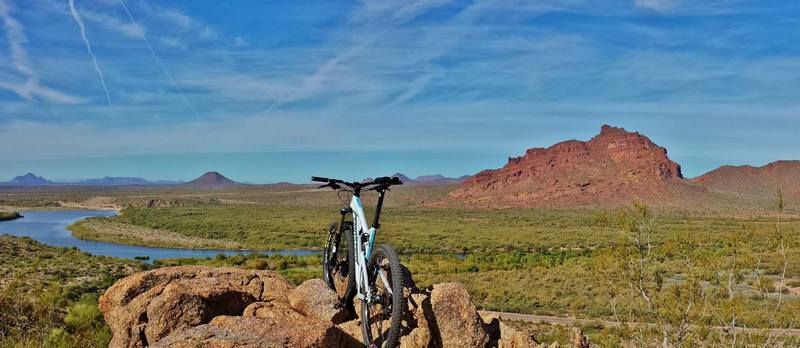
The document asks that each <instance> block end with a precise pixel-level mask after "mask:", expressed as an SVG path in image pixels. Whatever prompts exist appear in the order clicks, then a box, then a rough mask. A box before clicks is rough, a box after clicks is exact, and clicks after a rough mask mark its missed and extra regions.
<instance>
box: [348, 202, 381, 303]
mask: <svg viewBox="0 0 800 348" xmlns="http://www.w3.org/2000/svg"><path fill="white" fill-rule="evenodd" d="M350 209H351V211H352V212H353V234H354V235H353V240H354V241H355V243H354V244H355V248H356V250H355V252H356V257H355V259H356V260H355V261H356V264H355V265H354V266H355V267H354V269H355V271H356V298H358V299H360V300H364V299H366V300H367V301H369V300H370V299H369V298H368V297H369V294H370V291H371V289H369V281H368V279H367V260H369V253H370V251H371V249H372V243H373V242H374V241H375V233H376V232H377V230H376V229H375V227H369V228H368V229H367V226H368V225H367V220H366V218H365V213H364V206H363V204H362V203H361V198H360V197H358V196H355V195H354V196H353V199H352V201H350ZM365 230H366V232H364V231H365ZM363 236H366V237H367V243H366V245H365V243H364V241H363ZM365 247H366V250H365ZM365 296H366V298H365Z"/></svg>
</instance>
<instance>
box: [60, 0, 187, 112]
mask: <svg viewBox="0 0 800 348" xmlns="http://www.w3.org/2000/svg"><path fill="white" fill-rule="evenodd" d="M70 1H72V0H70ZM119 3H120V4H122V8H124V9H125V12H126V13H127V14H128V18H130V19H131V23H133V25H135V26H138V24H136V20H135V19H133V15H132V14H131V11H130V10H129V9H128V5H125V1H124V0H119ZM142 39H143V40H144V43H145V44H146V45H147V48H148V49H149V50H150V54H152V55H153V59H155V60H156V62H157V63H158V65H159V66H161V70H163V71H164V75H167V78H168V79H169V81H170V82H172V86H174V87H175V89H176V90H177V91H178V93H180V95H181V97H182V98H183V101H184V102H186V105H188V106H189V108H190V109H192V113H193V114H194V118H195V119H197V120H200V115H198V114H197V110H196V109H195V108H194V105H192V103H191V102H190V101H189V98H186V94H184V93H183V89H181V87H180V86H178V83H177V82H175V79H174V78H172V74H170V73H169V70H168V69H167V66H166V65H164V63H163V62H161V58H158V55H157V54H156V51H155V50H154V49H153V46H152V45H150V40H147V35H146V34H145V33H144V32H142Z"/></svg>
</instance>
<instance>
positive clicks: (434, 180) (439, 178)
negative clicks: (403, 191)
mask: <svg viewBox="0 0 800 348" xmlns="http://www.w3.org/2000/svg"><path fill="white" fill-rule="evenodd" d="M391 176H396V177H398V178H400V181H402V182H403V184H404V185H445V184H459V183H461V182H463V181H464V180H465V179H466V178H468V177H469V175H465V176H462V177H459V178H449V177H446V176H444V175H440V174H434V175H420V176H418V177H416V178H414V179H411V178H409V177H408V176H406V175H404V174H403V173H394V174H393V175H391Z"/></svg>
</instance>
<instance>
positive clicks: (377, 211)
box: [372, 190, 386, 230]
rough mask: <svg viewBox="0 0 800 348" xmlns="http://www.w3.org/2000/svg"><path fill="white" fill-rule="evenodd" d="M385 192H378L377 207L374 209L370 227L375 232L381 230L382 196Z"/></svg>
mask: <svg viewBox="0 0 800 348" xmlns="http://www.w3.org/2000/svg"><path fill="white" fill-rule="evenodd" d="M385 194H386V190H378V205H377V206H376V207H375V218H374V219H373V220H372V227H374V228H375V229H376V230H377V229H379V228H381V209H383V196H384V195H385Z"/></svg>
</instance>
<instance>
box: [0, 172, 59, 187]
mask: <svg viewBox="0 0 800 348" xmlns="http://www.w3.org/2000/svg"><path fill="white" fill-rule="evenodd" d="M6 184H8V185H20V186H33V185H52V184H53V182H52V181H50V180H47V179H45V178H43V177H41V176H36V174H33V173H27V174H25V175H20V176H17V177H14V178H13V179H11V181H8V182H6Z"/></svg>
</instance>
